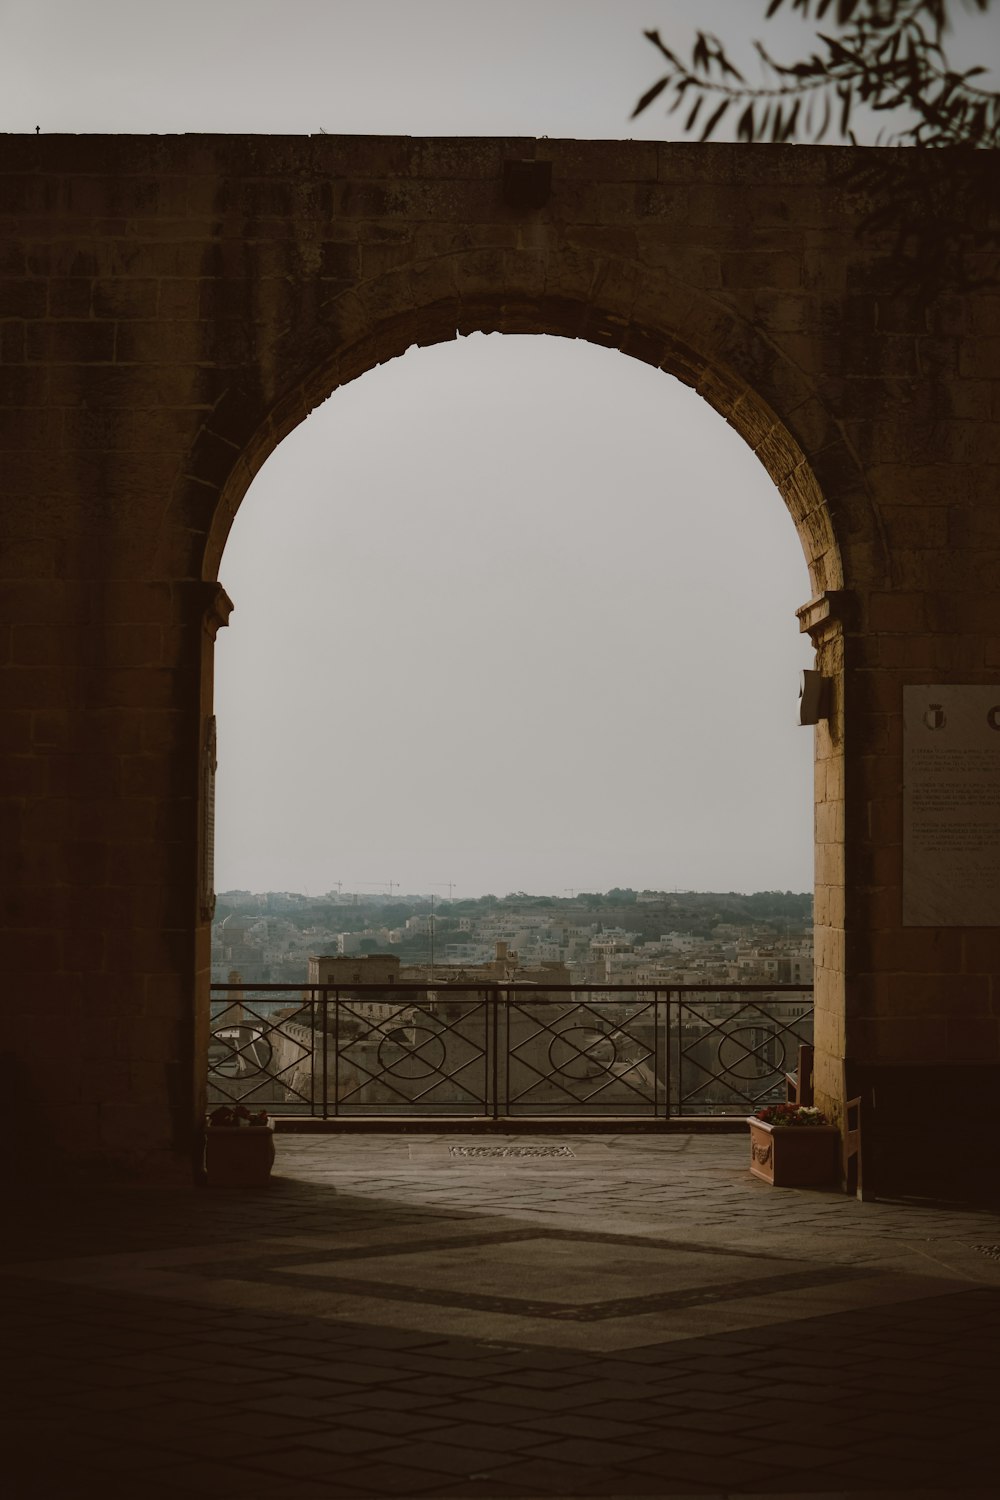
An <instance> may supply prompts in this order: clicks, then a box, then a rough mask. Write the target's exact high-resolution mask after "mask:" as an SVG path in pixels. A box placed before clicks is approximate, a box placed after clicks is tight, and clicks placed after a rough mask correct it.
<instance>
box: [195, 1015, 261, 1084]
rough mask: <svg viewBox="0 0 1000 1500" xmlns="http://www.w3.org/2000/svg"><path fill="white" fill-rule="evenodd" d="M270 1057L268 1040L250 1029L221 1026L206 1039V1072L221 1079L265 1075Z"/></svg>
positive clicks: (252, 1028)
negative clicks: (257, 1074) (207, 1068)
mask: <svg viewBox="0 0 1000 1500" xmlns="http://www.w3.org/2000/svg"><path fill="white" fill-rule="evenodd" d="M273 1056H274V1049H273V1048H272V1046H271V1043H270V1042H269V1041H268V1040H267V1037H266V1036H265V1035H264V1033H263V1032H262V1031H257V1030H256V1029H255V1028H254V1027H252V1026H223V1027H221V1028H220V1029H219V1030H218V1031H213V1032H212V1035H211V1038H210V1040H209V1045H208V1066H209V1071H210V1072H212V1073H216V1074H218V1075H219V1076H220V1077H222V1078H251V1077H252V1076H253V1075H254V1074H255V1073H264V1072H266V1071H267V1068H268V1066H269V1064H270V1062H271V1058H272V1057H273Z"/></svg>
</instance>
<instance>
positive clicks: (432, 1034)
mask: <svg viewBox="0 0 1000 1500" xmlns="http://www.w3.org/2000/svg"><path fill="white" fill-rule="evenodd" d="M444 1059H445V1045H444V1042H443V1041H442V1040H441V1037H440V1036H439V1035H438V1033H437V1032H436V1031H431V1029H430V1027H428V1026H397V1027H395V1028H394V1029H393V1030H392V1031H387V1032H386V1034H385V1036H384V1037H383V1038H382V1040H381V1041H380V1042H379V1044H378V1061H379V1067H380V1068H381V1069H382V1071H383V1073H390V1074H391V1075H392V1077H393V1078H410V1079H420V1078H430V1077H431V1076H432V1074H434V1073H440V1071H441V1068H442V1066H443V1064H444Z"/></svg>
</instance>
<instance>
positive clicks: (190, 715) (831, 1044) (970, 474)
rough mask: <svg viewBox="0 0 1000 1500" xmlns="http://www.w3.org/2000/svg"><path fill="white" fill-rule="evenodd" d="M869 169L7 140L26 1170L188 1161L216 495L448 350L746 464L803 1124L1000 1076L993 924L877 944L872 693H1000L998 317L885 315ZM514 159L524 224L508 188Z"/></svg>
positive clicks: (217, 621)
mask: <svg viewBox="0 0 1000 1500" xmlns="http://www.w3.org/2000/svg"><path fill="white" fill-rule="evenodd" d="M864 156H865V160H868V161H870V160H871V159H872V155H871V153H864ZM860 159H861V157H860V154H859V153H856V152H852V151H849V150H840V149H832V148H806V147H767V146H754V147H746V146H695V145H688V144H683V145H678V144H663V145H658V144H656V143H649V142H575V141H548V140H539V141H535V140H524V139H518V140H455V139H445V140H422V139H411V138H382V137H335V136H330V137H327V136H323V137H319V138H311V137H310V138H287V137H274V138H272V137H224V136H179V137H157V138H144V137H128V136H115V137H71V136H49V137H46V136H41V137H35V136H31V137H18V136H7V137H3V138H0V445H2V448H0V453H2V465H3V469H2V473H3V483H2V492H3V495H2V498H3V535H4V547H3V551H2V557H0V572H2V588H3V596H2V612H0V621H2V626H0V628H2V635H0V652H2V657H0V660H2V662H3V675H4V698H3V702H4V712H3V718H2V728H0V734H2V740H0V748H2V754H3V757H4V761H3V779H2V788H3V797H4V803H3V813H2V818H3V829H4V846H5V849H6V850H8V851H9V855H8V857H6V858H5V860H4V866H3V877H2V878H3V880H4V883H5V892H4V901H3V907H2V918H0V920H2V923H3V928H4V930H3V953H4V958H3V963H4V965H5V967H6V968H7V970H8V973H7V976H6V983H5V992H6V993H7V994H8V995H10V996H12V997H14V1004H15V1006H19V1007H22V1008H23V1014H24V1017H25V1021H26V1024H25V1025H24V1026H23V1027H21V1026H20V1025H17V1026H12V1027H8V1028H7V1031H6V1035H7V1037H8V1044H7V1045H8V1048H9V1056H8V1057H7V1059H6V1061H7V1064H8V1067H7V1072H6V1075H5V1076H6V1077H7V1078H8V1079H9V1080H10V1081H11V1082H12V1084H13V1086H14V1089H15V1098H16V1101H17V1107H18V1109H19V1110H20V1111H23V1112H24V1115H25V1116H26V1117H27V1118H29V1119H30V1120H31V1122H32V1123H33V1125H35V1126H36V1127H37V1130H38V1132H39V1133H40V1134H39V1136H38V1137H37V1138H40V1137H41V1135H47V1137H48V1141H49V1152H50V1155H51V1157H52V1159H53V1161H70V1162H77V1161H79V1162H83V1161H92V1162H97V1163H98V1164H101V1165H103V1166H107V1165H108V1164H110V1163H118V1164H125V1165H129V1164H131V1165H132V1166H134V1167H137V1168H139V1169H140V1170H142V1171H145V1172H150V1171H154V1170H162V1171H167V1172H169V1171H179V1170H184V1169H185V1163H186V1162H187V1160H188V1159H189V1157H190V1155H191V1153H192V1151H193V1150H194V1151H196V1140H197V1132H198V1128H199V1122H200V1117H201V1113H202V1109H203V1102H204V1056H205V1050H206V1045H207V1016H208V1007H207V984H208V976H209V957H210V955H209V941H208V909H209V907H208V901H207V893H206V891H205V889H204V885H205V873H204V872H205V868H206V853H207V850H206V821H205V809H204V802H205V798H206V795H207V792H206V788H207V786H208V781H207V778H206V770H205V762H206V753H207V745H208V742H209V737H210V720H211V713H212V676H211V664H212V650H213V643H214V638H215V632H216V631H217V630H218V628H220V626H222V625H224V624H225V621H226V620H227V619H228V613H229V608H230V605H229V601H228V600H227V599H226V597H225V594H224V592H223V591H222V590H221V589H220V587H219V578H220V569H221V576H222V580H223V582H224V559H223V550H224V546H225V540H226V535H227V533H228V529H229V525H230V523H231V520H232V517H233V515H234V514H235V512H236V510H237V508H238V506H239V503H240V500H241V499H242V496H243V494H244V493H245V491H246V489H247V487H248V485H249V484H250V482H251V481H252V478H253V476H254V474H255V473H256V471H257V469H258V468H259V467H260V465H261V464H262V463H263V461H264V460H265V459H266V457H267V456H268V454H269V453H270V452H271V451H273V449H274V447H275V446H276V444H277V443H279V442H280V441H281V439H282V437H283V436H284V435H285V434H286V433H287V432H288V431H290V430H291V429H292V428H293V427H294V426H295V425H296V424H297V423H298V422H299V421H301V420H303V419H304V418H305V417H306V416H307V415H308V413H309V411H310V410H311V409H312V408H313V407H314V406H315V405H317V404H318V403H319V402H320V401H322V400H324V399H326V397H328V396H329V395H330V393H331V392H332V391H334V390H335V389H336V387H337V386H338V385H340V384H343V383H344V382H346V381H348V380H350V379H353V378H354V377H356V376H357V375H359V374H361V373H363V372H364V371H365V370H367V369H370V368H371V367H372V366H373V365H375V364H377V363H379V362H380V361H383V360H385V359H389V358H392V357H393V356H395V355H396V354H399V353H401V352H402V351H403V350H405V349H406V348H407V347H409V346H410V345H412V344H414V343H433V342H438V341H441V340H445V339H451V338H454V337H456V336H457V335H459V334H463V333H468V332H472V331H474V330H499V331H503V332H516V333H551V334H558V335H562V336H565V337H570V338H582V339H587V340H590V341H592V342H595V343H598V344H604V345H606V346H609V347H613V348H617V349H621V350H623V351H624V352H626V353H628V354H629V355H632V356H634V357H636V358H639V359H642V360H644V361H646V362H648V363H651V364H653V365H655V366H658V367H660V368H662V369H663V371H664V372H665V376H664V378H665V379H666V378H667V376H675V377H677V378H679V379H681V380H683V381H685V382H687V383H689V384H691V385H694V386H695V387H696V388H697V389H698V390H699V391H700V392H701V394H702V395H703V396H704V397H705V399H707V400H708V401H710V402H711V403H712V404H713V405H714V406H715V407H716V408H717V410H718V411H719V412H720V413H721V415H722V417H724V418H725V419H726V420H728V421H729V422H731V423H732V425H733V426H734V427H735V428H736V429H737V430H738V431H739V432H740V433H741V435H742V436H743V437H744V439H745V440H746V442H747V443H748V445H749V447H750V448H751V449H752V450H753V451H754V453H756V455H757V457H758V458H759V460H760V461H761V462H762V463H763V464H764V465H765V467H766V468H767V469H768V472H769V473H770V474H771V476H772V478H773V479H774V482H775V484H776V485H777V486H778V488H779V490H780V491H781V493H782V495H783V496H784V499H785V501H786V504H787V506H788V509H789V513H790V518H791V523H792V524H794V525H795V526H796V527H797V529H798V533H799V536H800V538H801V541H802V546H803V551H804V553H805V556H806V559H807V562H808V564H809V568H810V574H811V577H812V581H813V598H812V599H811V600H810V601H804V604H805V607H804V609H803V611H802V612H801V615H800V624H801V626H802V628H803V629H807V630H808V631H809V632H810V634H811V636H812V638H813V640H814V642H815V643H816V647H817V652H818V662H819V665H820V666H821V668H822V670H823V671H824V672H825V673H826V674H827V675H828V676H829V677H830V678H831V680H832V685H833V698H832V701H833V709H832V714H831V717H830V719H829V721H828V722H826V723H824V724H822V725H820V726H819V728H818V730H817V732H816V746H817V752H816V753H817V758H816V871H817V874H816V880H817V884H816V901H817V906H816V923H817V930H816V958H817V964H816V997H817V1008H818V1024H817V1041H818V1057H817V1080H818V1086H819V1090H820V1094H821V1096H822V1098H823V1099H824V1101H825V1102H827V1103H828V1105H830V1106H831V1107H833V1108H834V1109H837V1108H839V1106H840V1102H841V1101H842V1099H843V1097H844V1091H845V1088H846V1089H847V1091H848V1093H850V1092H851V1090H852V1089H853V1088H855V1087H863V1088H866V1089H868V1090H869V1091H872V1090H875V1089H876V1088H881V1089H882V1095H881V1097H882V1099H883V1100H886V1099H891V1100H893V1101H895V1102H893V1103H892V1104H891V1107H890V1108H888V1113H887V1108H882V1109H881V1110H880V1112H877V1113H878V1120H877V1122H875V1123H871V1132H872V1133H871V1135H870V1141H871V1143H872V1149H873V1150H874V1141H875V1137H876V1135H877V1134H878V1133H879V1132H881V1133H882V1135H883V1137H884V1138H885V1139H888V1137H889V1135H891V1134H892V1121H891V1120H890V1119H889V1118H888V1116H889V1114H892V1113H894V1114H895V1117H896V1120H897V1123H898V1121H900V1120H902V1118H903V1116H904V1115H905V1114H906V1113H907V1110H908V1109H909V1108H910V1106H909V1105H908V1104H907V1102H906V1101H907V1100H908V1099H909V1100H911V1101H912V1100H913V1099H919V1098H921V1097H923V1098H924V1099H926V1098H927V1097H928V1093H929V1091H930V1090H932V1089H933V1088H934V1087H935V1080H939V1079H940V1078H941V1077H942V1076H943V1074H942V1071H941V1070H942V1069H950V1070H952V1073H949V1075H948V1076H949V1077H951V1076H952V1074H954V1078H955V1079H957V1080H958V1082H957V1083H956V1084H954V1086H952V1085H949V1087H950V1092H951V1095H952V1097H954V1098H955V1099H956V1100H960V1099H961V1097H962V1095H963V1093H964V1092H967V1091H966V1090H963V1088H962V1086H961V1079H962V1077H965V1078H967V1079H968V1078H971V1077H972V1073H971V1072H969V1071H968V1070H970V1069H972V1068H973V1067H975V1068H978V1069H980V1070H982V1069H984V1068H985V1069H987V1070H988V1071H987V1073H986V1074H982V1072H981V1071H980V1072H979V1073H977V1074H976V1077H977V1079H979V1078H983V1077H985V1078H986V1080H987V1083H986V1085H985V1086H986V1087H995V1083H996V1079H997V1078H998V1077H1000V979H998V968H1000V965H998V962H997V941H996V940H997V934H998V928H997V927H996V926H989V927H975V928H973V927H969V928H960V927H949V928H918V929H906V928H904V927H903V926H902V919H901V898H900V882H901V871H902V824H901V797H900V778H901V701H902V689H903V686H904V684H913V683H992V682H996V681H998V680H1000V626H998V619H1000V612H998V583H997V580H998V578H1000V569H998V562H1000V522H998V515H1000V510H998V506H997V503H996V495H997V470H998V460H1000V439H998V435H997V434H998V427H997V414H998V397H997V372H998V369H1000V295H998V290H997V286H996V284H995V283H994V284H992V285H985V286H982V287H980V288H978V289H977V290H971V291H966V292H963V293H961V294H959V293H956V292H949V293H946V294H942V295H939V296H938V297H936V298H935V299H932V300H931V301H929V302H927V301H921V300H919V299H918V298H916V297H915V296H913V295H912V294H911V293H909V292H907V291H906V290H905V289H900V287H899V284H898V281H899V277H898V272H899V266H898V262H897V257H896V251H895V244H894V238H893V235H892V233H891V232H883V233H880V234H874V233H872V232H870V231H867V230H865V228H864V227H863V226H864V220H865V218H866V215H867V214H868V213H869V212H870V210H871V209H872V207H873V206H875V205H874V202H873V199H872V196H871V193H870V191H869V190H868V189H863V188H861V187H860V186H858V179H857V178H856V177H855V176H853V175H852V174H853V172H854V170H855V169H856V168H857V166H858V163H859V161H860ZM525 162H527V163H530V164H532V165H531V166H530V167H529V168H528V169H527V175H528V178H529V180H531V181H532V182H533V184H534V188H535V189H537V192H535V191H534V190H533V193H532V194H531V195H529V199H528V200H525V199H524V198H521V197H519V196H518V192H517V189H516V178H517V176H518V173H520V175H521V177H522V178H523V176H524V169H518V170H517V171H515V172H513V173H512V171H511V168H510V165H509V164H512V163H525ZM955 169H956V171H960V170H961V162H960V160H956V168H955ZM988 211H989V206H988V205H986V206H984V213H986V212H988ZM761 585H762V586H763V587H766V586H767V580H766V579H762V580H761ZM237 602H238V601H237ZM791 628H794V627H793V626H792V627H791ZM737 660H738V645H737V644H736V643H734V664H735V662H736V661H737ZM998 922H1000V914H998ZM35 1006H37V1007H40V1008H41V1009H42V1010H43V1011H44V1014H45V1016H46V1019H47V1023H48V1034H49V1035H50V1036H51V1035H59V1036H61V1037H66V1038H72V1044H70V1043H69V1042H67V1045H66V1047H65V1050H64V1051H63V1053H62V1054H61V1055H60V1056H59V1057H58V1058H56V1059H54V1058H53V1057H52V1055H51V1052H50V1051H49V1050H48V1049H46V1053H45V1057H44V1062H43V1060H42V1058H41V1056H40V1055H39V1054H38V1050H37V1047H35V1046H34V1045H33V1042H32V1035H31V1028H30V1025H28V1024H27V1021H28V1018H29V1017H30V1015H31V1013H32V1008H33V1007H35ZM962 1070H966V1071H965V1072H964V1073H963V1071H962ZM900 1080H909V1082H908V1084H905V1086H904V1085H901V1083H900ZM977 1087H978V1085H977ZM961 1111H962V1106H961V1104H960V1103H959V1104H956V1105H955V1106H954V1110H953V1113H956V1112H957V1115H960V1114H961ZM911 1112H912V1111H911ZM898 1133H899V1132H898V1131H897V1134H898ZM904 1154H905V1151H904Z"/></svg>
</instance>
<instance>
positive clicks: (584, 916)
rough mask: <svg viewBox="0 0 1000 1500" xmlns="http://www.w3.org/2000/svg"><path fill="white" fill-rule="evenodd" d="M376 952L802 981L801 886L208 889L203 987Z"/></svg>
mask: <svg viewBox="0 0 1000 1500" xmlns="http://www.w3.org/2000/svg"><path fill="white" fill-rule="evenodd" d="M376 954H381V955H391V956H393V957H395V958H396V960H397V961H398V963H399V964H400V965H403V966H405V967H406V968H412V969H413V970H414V974H413V977H414V978H416V977H418V973H419V974H423V973H424V971H426V969H427V968H428V967H430V968H431V969H432V970H434V972H435V973H436V972H437V971H439V970H447V971H448V973H449V974H450V976H451V977H452V978H453V979H454V980H456V981H458V980H459V979H460V978H461V977H462V976H463V975H466V974H467V975H468V977H469V978H475V977H476V975H477V974H482V973H483V972H484V970H488V971H489V972H490V973H491V975H492V976H493V977H495V978H497V979H504V978H506V979H515V978H519V977H520V978H528V977H529V976H530V975H532V974H540V973H541V972H543V971H544V972H546V973H547V974H548V976H549V978H550V979H551V980H552V981H553V982H554V980H555V977H556V971H557V970H558V971H561V975H562V977H564V978H565V981H566V982H569V983H573V984H616V985H617V984H621V985H629V984H655V985H682V984H713V983H719V984H727V983H728V984H733V983H743V984H754V983H761V984H799V985H803V986H809V985H811V984H812V977H813V934H812V896H811V894H810V893H807V892H793V891H784V892H782V891H758V892H755V893H754V894H752V895H744V894H740V893H738V892H697V891H683V892H677V891H674V892H667V891H655V890H643V891H635V890H630V889H627V888H625V889H623V888H619V887H615V888H613V889H612V890H609V891H605V892H584V891H579V892H575V891H574V892H572V893H568V894H567V895H565V896H562V897H559V896H533V895H528V894H527V893H525V892H523V891H519V892H516V893H513V894H510V895H506V896H503V897H495V896H482V897H479V898H474V899H465V900H448V899H439V898H438V897H437V896H436V895H422V894H418V895H402V894H393V893H391V891H389V892H386V893H385V894H364V895H362V894H355V893H348V892H344V891H340V890H336V891H330V892H328V893H327V894H326V895H324V896H307V895H301V894H297V893H294V892H288V891H266V892H263V893H253V892H250V891H242V890H235V891H225V892H222V893H221V894H220V895H219V897H218V902H217V906H216V914H215V919H214V922H213V926H212V980H213V982H214V983H225V982H226V981H229V980H231V979H233V978H234V976H235V977H236V978H237V979H238V981H240V982H245V983H247V984H254V983H258V984H260V983H277V984H291V985H294V984H299V983H307V982H309V980H310V979H311V980H312V981H313V982H314V983H315V982H317V980H318V979H319V978H320V971H321V969H322V970H332V969H333V968H336V969H337V970H339V971H340V972H341V973H343V972H344V966H343V965H342V964H337V965H331V964H329V963H326V964H323V963H322V960H324V959H326V960H328V961H329V960H333V959H340V960H343V959H348V958H359V959H364V958H370V957H372V956H373V955H376ZM393 967H395V966H393ZM362 968H366V969H367V968H369V965H367V964H365V965H362ZM323 977H326V975H325V973H324V975H323ZM404 977H405V976H404Z"/></svg>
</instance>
